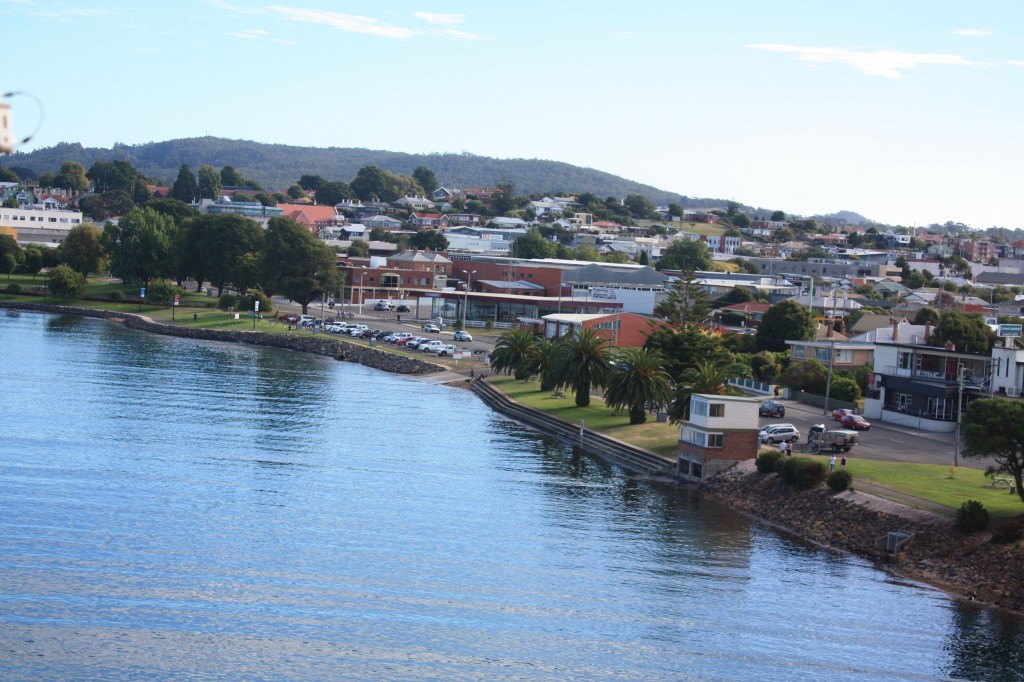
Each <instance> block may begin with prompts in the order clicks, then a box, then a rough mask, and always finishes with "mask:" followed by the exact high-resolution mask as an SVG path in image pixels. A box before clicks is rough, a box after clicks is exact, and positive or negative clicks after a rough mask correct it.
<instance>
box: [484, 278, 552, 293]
mask: <svg viewBox="0 0 1024 682" xmlns="http://www.w3.org/2000/svg"><path fill="white" fill-rule="evenodd" d="M480 284H486V285H487V286H489V287H494V288H495V289H519V290H520V291H543V290H544V287H542V286H541V285H539V284H534V283H533V282H527V281H525V280H521V279H520V280H516V281H515V282H506V281H505V280H502V279H484V280H480Z"/></svg>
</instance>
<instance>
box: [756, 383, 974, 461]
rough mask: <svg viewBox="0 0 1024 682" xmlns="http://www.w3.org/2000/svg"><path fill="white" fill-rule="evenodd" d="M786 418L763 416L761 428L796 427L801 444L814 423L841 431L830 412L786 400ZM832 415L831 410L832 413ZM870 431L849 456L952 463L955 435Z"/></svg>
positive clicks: (874, 426) (883, 427)
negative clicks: (776, 426) (825, 412)
mask: <svg viewBox="0 0 1024 682" xmlns="http://www.w3.org/2000/svg"><path fill="white" fill-rule="evenodd" d="M782 403H783V404H784V405H785V406H786V416H785V417H783V418H781V419H780V418H774V417H773V418H768V417H761V426H764V425H766V424H783V423H784V424H793V425H794V426H796V428H797V429H799V430H800V442H801V443H803V442H806V441H807V433H808V430H809V429H810V427H811V425H812V424H824V425H825V428H827V429H836V428H840V426H839V423H838V422H835V421H832V415H831V413H830V414H828V415H824V414H822V410H821V408H820V407H815V406H813V405H807V404H805V403H799V402H795V401H792V400H783V401H782ZM830 412H831V411H830ZM869 421H870V422H871V429H870V430H868V431H860V432H859V433H860V444H859V445H857V446H856V447H855V448H854V449H853V450H852V451H851V452H850V454H849V455H847V456H848V457H863V458H864V459H878V460H888V461H891V462H912V463H915V464H952V463H953V456H954V450H955V447H954V443H955V436H954V434H952V433H931V432H928V431H918V430H917V429H908V428H905V427H902V426H896V425H890V424H886V423H885V422H878V421H875V420H869ZM992 463H993V462H992V461H991V460H990V459H987V458H986V459H967V458H965V457H963V456H961V457H960V465H961V466H968V467H973V468H978V469H984V468H985V467H987V466H989V465H990V464H992Z"/></svg>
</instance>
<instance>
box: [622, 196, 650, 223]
mask: <svg viewBox="0 0 1024 682" xmlns="http://www.w3.org/2000/svg"><path fill="white" fill-rule="evenodd" d="M625 206H626V208H628V209H629V212H630V213H631V214H633V217H634V218H640V219H641V220H650V219H652V218H656V217H658V214H657V212H656V211H655V206H654V202H652V201H651V200H650V199H648V198H647V197H645V196H644V195H642V194H630V195H629V196H627V197H626V201H625Z"/></svg>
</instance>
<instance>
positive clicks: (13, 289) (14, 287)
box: [7, 282, 21, 296]
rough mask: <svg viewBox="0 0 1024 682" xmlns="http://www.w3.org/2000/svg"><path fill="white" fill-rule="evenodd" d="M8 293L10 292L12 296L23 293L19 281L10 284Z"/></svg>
mask: <svg viewBox="0 0 1024 682" xmlns="http://www.w3.org/2000/svg"><path fill="white" fill-rule="evenodd" d="M7 293H9V294H10V295H11V296H17V295H18V294H20V293H21V285H20V284H18V283H17V282H12V283H10V284H8V285H7Z"/></svg>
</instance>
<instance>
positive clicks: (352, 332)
mask: <svg viewBox="0 0 1024 682" xmlns="http://www.w3.org/2000/svg"><path fill="white" fill-rule="evenodd" d="M367 330H369V327H367V326H366V325H365V324H350V325H349V326H348V331H347V332H346V333H347V334H348V335H349V336H352V337H355V338H361V337H362V336H363V332H365V331H367Z"/></svg>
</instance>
